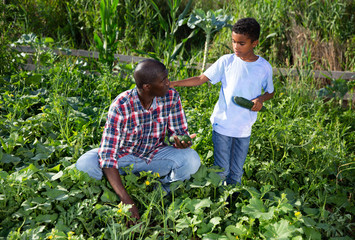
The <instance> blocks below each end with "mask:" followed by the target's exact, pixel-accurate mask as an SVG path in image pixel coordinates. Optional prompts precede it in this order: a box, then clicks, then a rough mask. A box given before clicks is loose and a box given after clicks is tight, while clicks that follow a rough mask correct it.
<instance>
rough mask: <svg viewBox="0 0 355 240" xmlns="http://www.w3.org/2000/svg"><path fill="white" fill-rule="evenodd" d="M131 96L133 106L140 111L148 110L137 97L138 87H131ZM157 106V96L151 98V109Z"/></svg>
mask: <svg viewBox="0 0 355 240" xmlns="http://www.w3.org/2000/svg"><path fill="white" fill-rule="evenodd" d="M132 97H133V103H134V106H135V107H136V108H137V109H138V110H140V111H148V110H147V109H145V108H144V107H143V105H142V103H141V100H140V99H139V96H138V89H137V87H135V88H133V89H132ZM157 106H158V100H157V97H155V98H154V99H153V102H152V105H151V107H150V108H151V109H152V110H154V109H156V108H157Z"/></svg>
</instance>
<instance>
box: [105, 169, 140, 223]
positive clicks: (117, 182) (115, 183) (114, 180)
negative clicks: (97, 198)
mask: <svg viewBox="0 0 355 240" xmlns="http://www.w3.org/2000/svg"><path fill="white" fill-rule="evenodd" d="M102 170H103V172H104V173H105V175H106V177H107V180H108V181H109V182H110V184H111V186H112V188H113V190H114V191H115V192H116V194H117V195H118V196H119V197H120V199H121V201H122V203H123V204H132V207H131V208H130V209H129V211H130V212H131V213H132V217H133V218H136V219H137V220H138V219H140V216H139V212H138V208H137V206H136V205H135V204H134V202H133V200H132V199H131V197H130V196H129V195H128V193H127V191H126V189H125V188H124V186H123V184H122V181H121V177H120V174H119V172H118V170H117V169H116V168H103V169H102ZM129 224H133V223H129Z"/></svg>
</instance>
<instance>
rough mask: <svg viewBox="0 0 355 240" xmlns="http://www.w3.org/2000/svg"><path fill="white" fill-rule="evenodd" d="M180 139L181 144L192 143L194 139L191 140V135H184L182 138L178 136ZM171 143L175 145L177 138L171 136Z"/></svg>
mask: <svg viewBox="0 0 355 240" xmlns="http://www.w3.org/2000/svg"><path fill="white" fill-rule="evenodd" d="M177 137H178V139H179V140H180V142H182V141H184V142H186V143H187V142H192V139H191V138H190V136H189V135H182V136H177ZM169 142H171V143H175V138H174V136H170V138H169Z"/></svg>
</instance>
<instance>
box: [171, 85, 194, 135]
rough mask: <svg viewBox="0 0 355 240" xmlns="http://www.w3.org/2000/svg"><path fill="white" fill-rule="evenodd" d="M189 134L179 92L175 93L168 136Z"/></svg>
mask: <svg viewBox="0 0 355 240" xmlns="http://www.w3.org/2000/svg"><path fill="white" fill-rule="evenodd" d="M186 134H189V133H188V127H187V121H186V116H185V112H184V110H183V108H182V105H181V99H180V96H179V94H178V92H176V91H175V94H174V96H173V101H172V107H171V110H170V114H169V117H168V135H169V136H172V135H186Z"/></svg>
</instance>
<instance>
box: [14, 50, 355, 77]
mask: <svg viewBox="0 0 355 240" xmlns="http://www.w3.org/2000/svg"><path fill="white" fill-rule="evenodd" d="M13 49H15V50H17V51H19V52H23V53H35V51H36V50H35V49H34V48H32V47H30V46H16V47H13ZM52 51H54V52H55V53H56V54H58V55H68V56H76V57H86V58H99V52H96V51H87V50H74V49H69V50H61V49H55V50H52ZM115 58H116V59H118V60H119V62H122V63H132V62H133V63H135V62H139V61H141V60H143V59H146V58H144V57H136V56H127V55H120V54H115ZM210 65H211V64H206V68H208V67H209V66H210ZM201 66H202V64H200V63H198V64H196V66H193V68H197V69H199V68H201ZM24 69H25V70H29V71H32V70H34V69H35V65H33V64H26V65H25V66H24ZM273 73H274V75H282V76H298V75H300V74H306V75H308V76H311V77H314V78H326V79H329V78H330V79H340V78H341V79H345V80H353V79H355V72H348V71H346V72H342V71H319V70H312V71H307V70H299V69H287V68H273Z"/></svg>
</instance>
